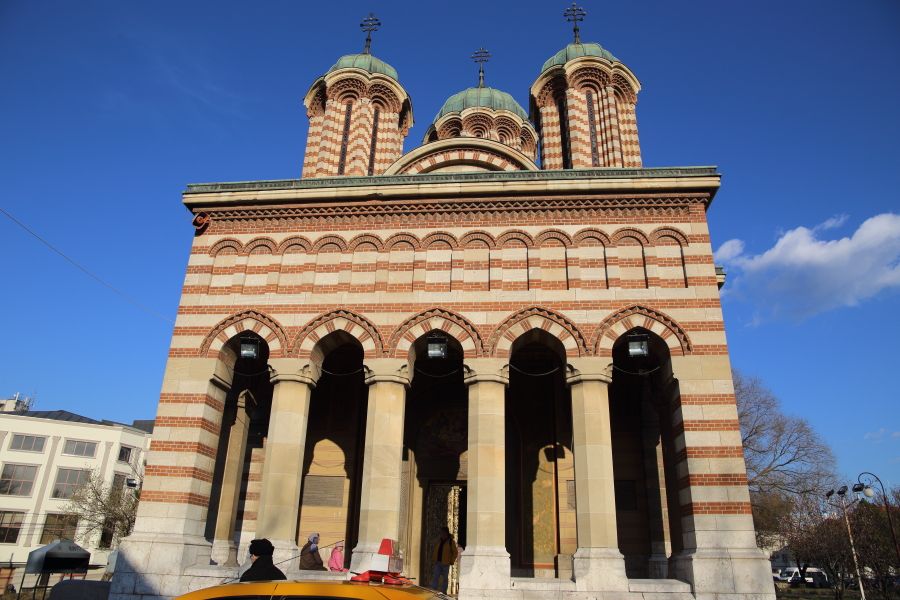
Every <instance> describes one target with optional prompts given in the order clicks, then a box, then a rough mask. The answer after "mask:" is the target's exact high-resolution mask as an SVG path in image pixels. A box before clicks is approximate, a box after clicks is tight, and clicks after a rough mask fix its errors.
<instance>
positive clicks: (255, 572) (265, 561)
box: [241, 538, 287, 581]
mask: <svg viewBox="0 0 900 600" xmlns="http://www.w3.org/2000/svg"><path fill="white" fill-rule="evenodd" d="M274 553H275V546H273V545H272V542H270V541H269V540H267V539H264V538H263V539H259V540H253V541H252V542H250V563H251V564H250V568H249V569H247V570H246V571H244V574H243V575H241V581H274V580H277V579H287V577H285V576H284V573H282V572H281V569H279V568H278V567H276V566H275V564H274V563H273V562H272V554H274Z"/></svg>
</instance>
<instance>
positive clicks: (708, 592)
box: [673, 549, 775, 600]
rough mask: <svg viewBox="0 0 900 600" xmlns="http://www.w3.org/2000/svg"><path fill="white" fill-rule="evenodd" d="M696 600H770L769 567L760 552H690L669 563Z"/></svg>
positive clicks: (771, 594) (746, 550)
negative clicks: (688, 583) (690, 587)
mask: <svg viewBox="0 0 900 600" xmlns="http://www.w3.org/2000/svg"><path fill="white" fill-rule="evenodd" d="M673 563H674V566H675V575H676V576H677V577H678V579H681V580H683V581H688V582H690V583H691V585H692V587H693V591H694V596H695V597H696V598H697V600H725V599H727V598H734V599H735V600H738V599H741V600H774V599H775V585H774V583H773V582H772V571H771V563H770V562H769V559H768V557H766V555H765V553H763V551H762V550H758V549H743V550H726V549H715V550H694V551H692V552H686V553H682V554H680V555H678V556H676V557H675V558H674V560H673Z"/></svg>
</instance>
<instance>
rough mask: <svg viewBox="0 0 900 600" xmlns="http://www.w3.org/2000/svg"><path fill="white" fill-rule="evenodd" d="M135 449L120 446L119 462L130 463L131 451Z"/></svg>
mask: <svg viewBox="0 0 900 600" xmlns="http://www.w3.org/2000/svg"><path fill="white" fill-rule="evenodd" d="M133 450H134V449H133V448H129V447H128V446H119V459H118V460H119V462H123V463H130V462H131V452H132V451H133Z"/></svg>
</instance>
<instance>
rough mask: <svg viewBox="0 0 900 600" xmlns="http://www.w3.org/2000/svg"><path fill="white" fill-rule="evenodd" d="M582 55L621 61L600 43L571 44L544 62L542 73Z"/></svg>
mask: <svg viewBox="0 0 900 600" xmlns="http://www.w3.org/2000/svg"><path fill="white" fill-rule="evenodd" d="M582 56H596V57H597V58H605V59H606V60H608V61H609V62H619V59H618V58H616V57H615V56H613V55H612V52H610V51H609V50H607V49H606V48H604V47H603V46H601V45H600V44H594V43H587V44H581V43H579V44H569V45H568V46H566V47H565V48H563V49H562V50H560V51H559V52H557V53H556V54H554V55H553V56H551V57H550V58H548V59H547V60H546V62H544V66H543V67H541V73H543V72H544V71H546V70H547V69H551V68H553V67H555V66H557V65H564V64H566V63H567V62H569V61H570V60H573V59H575V58H580V57H582Z"/></svg>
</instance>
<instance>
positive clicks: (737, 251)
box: [713, 240, 744, 263]
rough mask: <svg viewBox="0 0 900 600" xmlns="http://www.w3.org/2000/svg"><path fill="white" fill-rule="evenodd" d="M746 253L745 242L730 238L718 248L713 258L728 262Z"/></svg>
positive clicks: (717, 260)
mask: <svg viewBox="0 0 900 600" xmlns="http://www.w3.org/2000/svg"><path fill="white" fill-rule="evenodd" d="M743 253H744V242H742V241H741V240H728V241H727V242H725V243H724V244H722V245H721V246H719V249H718V250H716V252H715V254H713V259H714V260H715V261H716V262H722V263H724V262H728V261H730V260H732V259H735V258H737V257H738V256H740V255H741V254H743Z"/></svg>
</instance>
